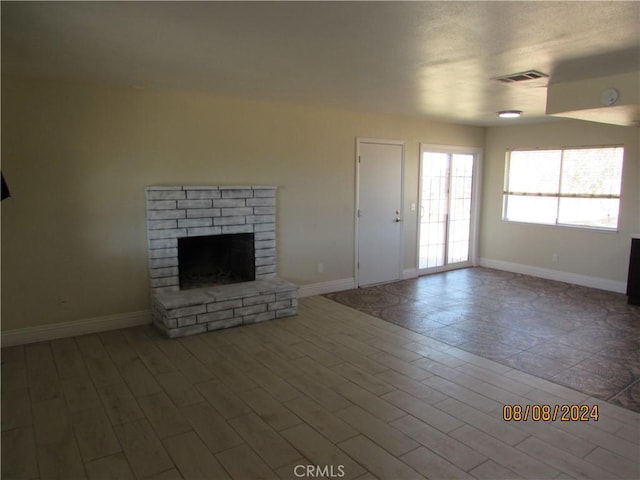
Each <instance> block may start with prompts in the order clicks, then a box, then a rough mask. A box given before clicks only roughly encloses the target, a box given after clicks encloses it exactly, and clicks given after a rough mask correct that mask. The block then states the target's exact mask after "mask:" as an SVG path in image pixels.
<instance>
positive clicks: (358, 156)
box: [358, 155, 360, 163]
mask: <svg viewBox="0 0 640 480" xmlns="http://www.w3.org/2000/svg"><path fill="white" fill-rule="evenodd" d="M358 163H360V155H358Z"/></svg>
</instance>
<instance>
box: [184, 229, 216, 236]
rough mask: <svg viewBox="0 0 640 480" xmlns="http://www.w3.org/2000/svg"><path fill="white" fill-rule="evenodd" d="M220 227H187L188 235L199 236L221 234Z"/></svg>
mask: <svg viewBox="0 0 640 480" xmlns="http://www.w3.org/2000/svg"><path fill="white" fill-rule="evenodd" d="M221 231H222V229H221V228H220V227H194V228H189V229H187V236H188V237H199V236H201V235H220V233H221Z"/></svg>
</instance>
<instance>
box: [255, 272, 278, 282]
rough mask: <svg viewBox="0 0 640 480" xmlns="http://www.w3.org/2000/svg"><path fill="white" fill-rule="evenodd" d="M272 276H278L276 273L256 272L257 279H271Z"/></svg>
mask: <svg viewBox="0 0 640 480" xmlns="http://www.w3.org/2000/svg"><path fill="white" fill-rule="evenodd" d="M270 278H276V274H275V273H260V274H258V273H256V280H269V279H270Z"/></svg>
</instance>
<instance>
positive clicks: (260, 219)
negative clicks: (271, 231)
mask: <svg viewBox="0 0 640 480" xmlns="http://www.w3.org/2000/svg"><path fill="white" fill-rule="evenodd" d="M275 221H276V217H275V215H247V223H274V222H275Z"/></svg>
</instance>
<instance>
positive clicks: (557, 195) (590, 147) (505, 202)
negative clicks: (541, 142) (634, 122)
mask: <svg viewBox="0 0 640 480" xmlns="http://www.w3.org/2000/svg"><path fill="white" fill-rule="evenodd" d="M617 148H621V149H622V163H621V166H620V189H619V192H620V193H619V195H610V194H596V195H586V194H564V195H563V194H562V192H561V185H562V176H563V159H564V154H565V151H568V150H594V149H617ZM544 151H560V152H561V154H560V165H559V172H558V187H557V189H556V191H555V192H554V193H549V194H540V193H528V192H516V191H511V190H509V188H508V186H509V181H510V170H511V154H512V153H513V152H544ZM624 156H625V146H624V144H609V145H581V146H563V147H535V148H509V149H507V151H506V153H505V165H504V178H503V189H502V216H501V219H502V221H503V222H508V223H520V224H524V225H542V226H549V227H561V228H572V229H584V230H590V231H598V232H605V233H617V232H619V231H620V217H621V215H620V212H621V207H622V194H623V183H624V182H623V181H624V164H625V162H624V158H625V157H624ZM515 195H520V196H529V197H548V198H554V199H556V203H557V205H556V215H555V222H553V223H552V222H541V221H532V220H511V219H509V218H508V217H507V209H508V206H509V196H515ZM562 198H565V199H571V198H602V199H617V200H618V216H617V219H616V225H615V227H603V226H596V225H586V224H574V223H562V222H560V221H559V218H560V200H561V199H562Z"/></svg>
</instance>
